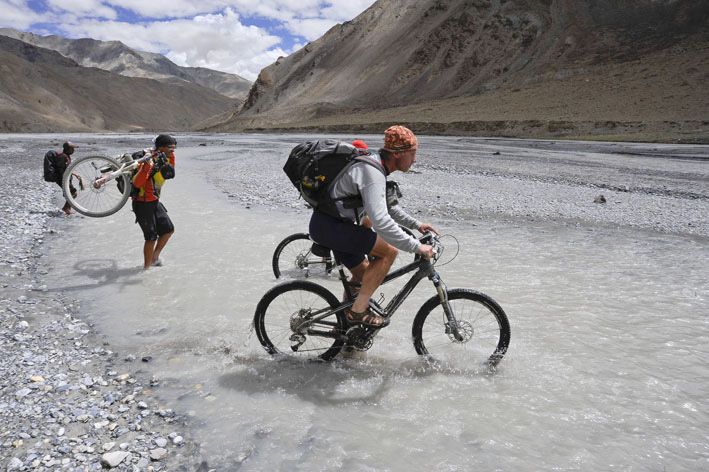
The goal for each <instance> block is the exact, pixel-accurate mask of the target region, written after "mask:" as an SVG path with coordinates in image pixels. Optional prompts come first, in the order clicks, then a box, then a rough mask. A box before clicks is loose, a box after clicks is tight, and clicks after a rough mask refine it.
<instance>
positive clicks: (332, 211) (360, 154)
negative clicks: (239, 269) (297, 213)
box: [283, 139, 386, 218]
mask: <svg viewBox="0 0 709 472" xmlns="http://www.w3.org/2000/svg"><path fill="white" fill-rule="evenodd" d="M357 162H365V163H367V164H369V165H371V166H373V167H375V168H377V169H378V170H379V171H381V173H382V174H384V175H386V170H385V169H384V166H383V165H382V164H381V163H380V162H379V161H377V160H376V159H374V158H373V157H371V156H370V154H369V153H368V152H367V151H366V150H363V149H361V150H358V149H357V148H355V147H354V146H352V145H351V144H348V143H345V142H342V141H337V140H335V139H324V140H320V141H308V142H305V143H302V144H299V145H297V146H296V147H294V148H293V150H292V151H291V152H290V155H289V156H288V160H287V161H286V164H285V165H284V166H283V171H284V172H285V173H286V175H287V176H288V178H289V179H290V181H291V183H292V184H293V186H294V187H295V188H296V189H298V192H300V195H301V196H302V197H303V200H305V201H306V202H307V203H308V205H310V206H311V207H312V208H313V209H314V210H317V211H320V212H322V213H325V214H328V215H330V216H333V217H335V218H341V217H340V214H339V212H338V211H337V207H336V206H335V199H333V198H331V197H330V190H331V189H332V186H333V185H334V183H335V182H336V181H337V179H338V178H339V177H340V176H341V175H342V174H344V173H345V171H347V169H349V167H350V166H352V165H354V164H356V163H357ZM338 200H342V201H343V203H344V205H345V208H360V207H361V206H362V198H361V196H359V195H355V196H353V197H346V198H341V199H338Z"/></svg>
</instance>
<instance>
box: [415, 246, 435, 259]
mask: <svg viewBox="0 0 709 472" xmlns="http://www.w3.org/2000/svg"><path fill="white" fill-rule="evenodd" d="M418 253H419V254H421V255H422V256H423V257H425V258H426V260H427V261H428V260H431V258H432V257H433V246H429V245H428V244H422V245H421V247H420V248H419V250H418Z"/></svg>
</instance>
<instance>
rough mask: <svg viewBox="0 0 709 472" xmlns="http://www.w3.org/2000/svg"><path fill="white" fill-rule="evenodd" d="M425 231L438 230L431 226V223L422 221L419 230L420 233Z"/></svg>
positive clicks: (435, 231)
mask: <svg viewBox="0 0 709 472" xmlns="http://www.w3.org/2000/svg"><path fill="white" fill-rule="evenodd" d="M426 231H433V232H434V233H436V234H438V231H437V230H436V228H434V227H433V225H432V224H431V223H424V224H422V225H421V227H420V228H419V232H420V233H421V234H423V233H425V232H426Z"/></svg>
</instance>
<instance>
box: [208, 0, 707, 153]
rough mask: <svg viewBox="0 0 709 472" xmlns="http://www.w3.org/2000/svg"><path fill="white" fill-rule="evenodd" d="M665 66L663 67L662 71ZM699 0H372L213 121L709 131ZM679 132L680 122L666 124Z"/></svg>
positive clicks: (569, 132)
mask: <svg viewBox="0 0 709 472" xmlns="http://www.w3.org/2000/svg"><path fill="white" fill-rule="evenodd" d="M668 65H670V66H671V67H668ZM707 79H709V4H708V3H707V2H706V1H705V0H682V1H679V0H599V1H594V2H586V1H583V0H541V1H531V0H506V1H505V0H420V1H417V2H409V1H407V0H379V1H377V2H376V3H375V4H374V5H372V7H370V8H369V9H368V10H366V11H365V12H364V13H362V14H361V15H359V16H358V17H357V18H355V19H354V20H353V21H351V22H348V23H344V24H342V25H338V26H335V27H334V28H332V29H331V30H330V31H328V32H327V33H326V34H325V35H324V36H323V37H321V38H319V39H318V40H316V41H313V42H311V43H309V44H307V45H306V46H305V47H304V48H302V49H301V50H299V51H297V52H296V53H294V54H292V55H291V56H289V57H286V58H280V59H279V60H278V61H276V62H275V63H274V64H272V65H270V66H268V67H266V68H265V69H263V71H262V72H261V74H260V75H259V77H258V79H257V81H256V82H255V83H254V85H253V87H252V88H251V91H250V93H249V97H248V98H247V100H246V102H245V104H244V107H243V108H242V109H241V110H238V111H237V112H236V113H234V114H233V115H232V117H231V118H230V119H229V120H227V121H226V122H225V123H222V124H220V125H217V126H214V127H212V128H211V129H214V130H240V129H289V130H298V129H302V130H305V129H313V128H318V129H322V128H324V129H328V130H333V131H335V130H338V129H360V130H362V131H372V132H379V131H381V129H382V127H383V126H385V125H386V124H388V123H391V122H395V121H399V122H407V123H411V124H415V125H416V127H417V129H423V130H427V131H430V132H443V133H445V132H450V133H465V134H468V133H470V134H497V135H516V136H538V137H542V136H579V135H609V134H625V135H637V134H643V133H645V134H648V133H649V134H652V133H659V134H662V133H667V132H670V133H672V132H676V131H677V130H678V129H679V132H681V133H682V132H686V133H687V134H688V135H690V136H691V138H690V139H695V138H697V137H701V136H704V135H706V136H709V111H708V110H709V98H708V95H707V94H706V92H705V90H704V89H705V86H703V85H702V84H705V83H706V81H707ZM673 129H674V130H673Z"/></svg>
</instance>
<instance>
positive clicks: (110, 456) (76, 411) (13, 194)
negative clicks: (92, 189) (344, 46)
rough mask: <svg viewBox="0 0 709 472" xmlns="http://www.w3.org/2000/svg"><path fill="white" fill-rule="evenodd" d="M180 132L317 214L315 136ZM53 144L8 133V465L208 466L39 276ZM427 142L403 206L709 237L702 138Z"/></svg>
mask: <svg viewBox="0 0 709 472" xmlns="http://www.w3.org/2000/svg"><path fill="white" fill-rule="evenodd" d="M365 138H366V139H368V140H370V141H371V142H372V143H374V142H375V139H380V138H379V137H377V138H375V137H366V136H365ZM59 139H61V138H59ZM72 139H75V140H76V141H77V142H79V143H80V144H81V145H82V146H83V147H81V148H80V151H79V152H78V153H77V155H78V156H80V155H86V154H88V153H104V154H105V153H107V154H109V155H115V154H116V153H117V151H116V150H118V151H121V152H122V151H126V150H135V149H139V148H141V147H145V146H146V143H148V142H149V137H145V136H137V137H132V136H130V137H116V136H110V135H109V136H106V137H101V136H94V135H88V136H84V137H79V138H78V139H77V138H73V137H72ZM178 139H179V142H180V146H183V147H186V146H198V145H204V154H203V157H202V159H201V160H205V161H214V166H213V167H210V170H209V176H210V180H211V181H212V182H214V183H215V184H216V185H218V186H219V187H220V188H221V189H222V190H223V191H224V192H226V193H227V194H228V195H229V196H230V197H231V198H232V199H233V201H235V202H238V203H239V204H242V205H245V206H247V207H250V208H251V207H253V208H257V207H259V206H262V207H264V206H265V207H278V208H288V209H290V210H292V211H302V212H304V214H305V213H306V212H307V211H308V210H307V209H306V208H305V207H304V206H303V204H302V200H298V199H297V197H296V195H295V191H294V190H293V189H292V188H290V187H288V186H287V185H286V182H285V179H284V176H283V174H282V171H281V167H282V165H283V162H284V160H285V156H287V153H288V150H289V149H290V148H291V147H292V146H293V145H294V143H297V142H300V141H303V140H305V139H307V138H303V137H293V136H290V137H279V136H261V137H254V138H253V140H252V141H251V142H243V140H244V138H243V137H241V138H240V139H241V140H242V141H241V142H240V143H239V145H238V146H235V145H234V144H233V143H232V142H230V138H229V136H217V137H209V136H199V135H197V136H187V137H180V138H178ZM345 139H348V138H345ZM56 141H57V138H56V137H53V136H44V137H32V136H27V137H26V138H22V139H15V138H12V139H11V138H8V137H3V138H2V139H0V179H1V181H2V182H3V185H2V186H0V237H1V238H2V239H1V241H2V242H1V243H0V275H1V276H2V278H1V281H0V323H1V324H0V326H1V328H0V349H2V355H1V356H0V470H20V471H22V470H32V471H50V470H77V471H94V470H101V469H103V468H113V469H115V470H131V471H132V470H155V471H160V470H164V471H179V470H200V471H207V470H210V468H209V465H208V464H207V462H205V461H204V460H203V459H202V454H201V452H200V447H199V445H198V444H195V443H194V442H193V441H192V440H191V439H190V435H189V422H188V418H187V417H185V416H183V415H181V412H174V411H171V410H170V409H169V408H166V407H164V406H162V405H161V404H160V401H159V398H157V397H156V396H155V394H154V389H155V388H156V387H158V386H159V382H160V381H159V379H152V378H150V377H149V375H148V374H147V373H146V372H147V370H148V369H147V368H146V365H147V364H146V363H145V362H149V361H150V359H142V358H141V357H140V356H139V355H137V354H136V353H130V352H113V351H112V350H111V346H110V345H108V344H107V343H105V342H104V340H103V339H102V335H101V333H97V332H95V330H93V329H92V326H89V325H88V324H86V322H85V321H82V319H81V317H80V313H79V308H80V301H78V300H73V299H72V298H70V297H69V296H67V295H66V294H64V293H60V292H55V291H52V290H51V289H49V288H48V287H47V286H46V285H45V283H44V281H43V279H44V276H45V275H46V274H47V264H45V262H44V259H45V256H44V255H43V252H42V243H43V241H44V240H46V239H48V238H61V234H60V231H61V225H56V224H55V223H56V222H57V221H60V219H61V218H66V217H65V216H63V215H62V213H61V212H60V211H59V206H61V202H60V201H59V200H58V198H57V197H58V189H57V188H56V186H54V185H53V184H48V183H44V182H41V180H40V179H41V169H40V166H41V156H42V155H43V153H44V152H45V151H46V150H47V149H49V148H50V147H52V146H53V145H54V147H56V144H57V143H56ZM246 141H248V140H246ZM421 142H422V149H421V152H420V153H419V156H418V158H417V160H418V162H417V164H416V165H415V167H414V169H415V171H414V172H411V173H409V174H400V173H397V174H395V175H394V176H393V178H394V179H395V180H397V181H399V182H400V184H401V185H402V188H403V190H404V194H405V199H404V200H403V203H404V205H405V207H406V208H407V210H409V211H411V212H412V213H415V214H421V215H430V216H431V217H432V220H433V222H438V221H440V220H446V219H451V220H458V221H471V222H474V221H479V220H484V219H486V218H493V219H498V218H499V219H520V220H525V221H557V222H562V223H564V224H566V223H572V224H576V223H580V224H592V225H599V226H609V227H631V228H637V229H642V230H648V231H657V232H668V233H675V234H683V235H687V236H692V237H697V238H700V239H704V238H707V237H709V223H708V222H707V219H706V215H707V214H708V213H709V165H708V164H709V160H708V159H707V152H706V151H707V147H706V146H705V147H700V146H694V147H686V148H685V147H665V146H661V145H658V146H655V147H654V148H653V147H652V146H650V145H646V146H642V147H635V146H632V145H623V144H602V143H596V144H594V143H588V144H584V145H580V144H574V143H564V142H551V141H549V142H541V141H540V142H524V141H514V140H484V139H474V138H461V139H460V140H455V138H432V137H422V140H421ZM50 143H53V144H50ZM372 147H374V144H373V146H372ZM441 149H445V152H444V153H439V152H438V151H439V150H441ZM236 157H238V159H237V158H236ZM178 159H179V154H178ZM28 183H29V184H28ZM601 197H602V198H601ZM55 228H57V229H55Z"/></svg>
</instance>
